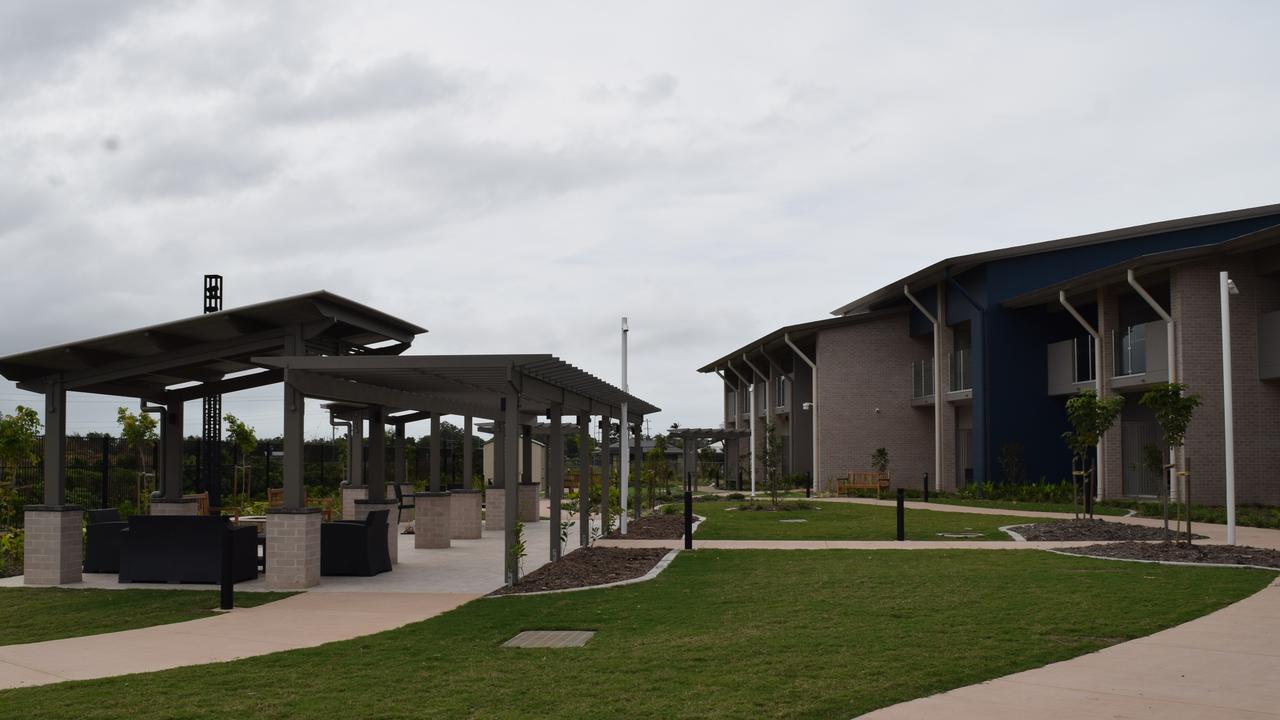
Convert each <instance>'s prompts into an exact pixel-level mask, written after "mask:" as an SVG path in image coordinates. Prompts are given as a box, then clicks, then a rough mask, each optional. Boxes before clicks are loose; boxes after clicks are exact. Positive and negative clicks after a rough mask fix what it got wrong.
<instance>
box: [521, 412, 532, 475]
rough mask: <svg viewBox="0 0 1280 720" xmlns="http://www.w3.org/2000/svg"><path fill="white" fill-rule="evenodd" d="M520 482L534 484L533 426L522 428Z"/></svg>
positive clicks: (522, 426)
mask: <svg viewBox="0 0 1280 720" xmlns="http://www.w3.org/2000/svg"><path fill="white" fill-rule="evenodd" d="M520 482H521V484H524V485H532V484H533V426H532V425H521V426H520Z"/></svg>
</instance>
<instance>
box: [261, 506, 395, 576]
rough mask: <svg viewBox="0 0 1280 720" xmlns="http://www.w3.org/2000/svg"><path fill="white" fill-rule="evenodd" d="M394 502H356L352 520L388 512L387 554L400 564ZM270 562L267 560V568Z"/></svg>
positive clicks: (393, 561) (392, 560) (392, 562)
mask: <svg viewBox="0 0 1280 720" xmlns="http://www.w3.org/2000/svg"><path fill="white" fill-rule="evenodd" d="M396 505H397V503H396V501H395V500H394V499H392V500H357V501H356V512H355V515H354V517H353V519H354V520H364V519H365V518H366V517H368V516H369V513H371V512H376V511H378V510H389V511H390V512H388V513H387V553H388V554H390V555H391V564H392V565H395V564H396V563H398V562H400V553H399V552H398V548H399V546H400V524H399V523H397V522H396ZM270 566H271V560H270V559H268V560H267V567H270Z"/></svg>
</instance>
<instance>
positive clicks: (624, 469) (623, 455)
mask: <svg viewBox="0 0 1280 720" xmlns="http://www.w3.org/2000/svg"><path fill="white" fill-rule="evenodd" d="M627 330H628V329H627V318H626V316H623V318H622V392H624V393H626V392H630V391H629V390H627ZM621 429H622V433H621V435H620V436H619V437H620V441H619V444H618V457H619V462H620V463H621V465H620V468H619V469H620V470H621V473H620V474H621V475H622V489H621V493H620V494H621V496H622V497H621V498H620V499H621V500H622V517H621V518H620V519H619V520H618V533H619V534H621V535H626V534H627V504H628V503H627V497H628V495H627V491H628V489H629V487H628V486H629V483H628V480H630V478H631V463H630V458H631V418H629V417H627V401H626V400H625V399H624V400H623V401H622V428H621Z"/></svg>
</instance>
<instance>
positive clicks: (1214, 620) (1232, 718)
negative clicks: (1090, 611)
mask: <svg viewBox="0 0 1280 720" xmlns="http://www.w3.org/2000/svg"><path fill="white" fill-rule="evenodd" d="M1223 572H1232V571H1229V570H1224V571H1223ZM1278 639H1280V581H1277V582H1274V583H1272V584H1271V585H1270V586H1268V587H1267V588H1265V589H1263V590H1262V591H1261V592H1259V593H1257V594H1256V595H1253V596H1252V597H1249V598H1246V599H1244V600H1241V601H1240V602H1238V603H1236V604H1234V605H1231V606H1229V607H1226V608H1223V609H1222V610H1219V611H1218V612H1215V613H1212V614H1210V615H1206V616H1204V617H1202V618H1199V619H1197V620H1192V621H1191V622H1188V623H1185V624H1183V625H1179V626H1177V627H1174V628H1170V629H1168V630H1164V631H1162V632H1158V633H1156V634H1154V635H1149V636H1147V637H1144V638H1139V639H1137V640H1131V641H1129V642H1126V643H1121V644H1119V645H1113V646H1111V647H1109V648H1106V649H1105V650H1100V651H1098V652H1096V653H1091V654H1089V655H1082V656H1080V657H1078V658H1073V659H1071V660H1066V661H1063V662H1060V663H1054V664H1052V665H1046V666H1045V667H1042V668H1037V669H1035V670H1027V671H1026V672H1020V673H1016V674H1014V675H1008V676H1005V677H1002V678H999V679H996V680H991V681H989V682H985V683H980V684H978V685H970V686H968V687H963V688H958V689H956V690H951V691H949V692H945V693H940V694H938V695H933V696H930V697H926V698H921V699H919V700H912V701H910V702H906V703H902V704H899V705H894V706H892V707H888V708H884V709H882V710H877V711H875V712H872V713H868V714H866V715H863V716H862V717H863V718H865V719H866V720H916V719H918V718H945V719H946V720H969V719H970V718H972V719H973V720H979V719H981V720H1028V718H1034V719H1035V720H1059V719H1061V720H1066V719H1068V718H1070V719H1071V720H1094V719H1096V720H1104V719H1105V720H1114V719H1115V718H1153V719H1155V718H1158V719H1159V720H1191V719H1192V718H1214V720H1237V719H1238V720H1256V719H1258V718H1280V682H1277V681H1276V678H1277V677H1280V642H1277V640H1278Z"/></svg>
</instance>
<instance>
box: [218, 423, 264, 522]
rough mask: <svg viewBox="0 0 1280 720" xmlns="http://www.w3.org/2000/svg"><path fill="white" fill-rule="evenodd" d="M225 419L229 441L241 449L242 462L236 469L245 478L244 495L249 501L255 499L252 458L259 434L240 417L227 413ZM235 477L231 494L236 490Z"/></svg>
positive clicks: (232, 481)
mask: <svg viewBox="0 0 1280 720" xmlns="http://www.w3.org/2000/svg"><path fill="white" fill-rule="evenodd" d="M222 419H223V421H225V422H226V423H227V442H229V443H231V444H232V445H233V446H234V447H235V448H236V449H237V450H239V451H240V464H238V465H236V470H238V471H239V473H240V476H241V477H243V478H244V495H245V499H246V500H247V501H252V500H253V485H252V484H251V483H252V480H251V474H252V470H253V468H252V465H251V464H250V460H251V459H252V457H253V451H254V449H256V448H257V447H258V434H257V433H256V432H254V430H253V428H252V427H249V426H248V425H245V424H244V422H243V421H242V420H240V418H238V417H236V416H235V415H232V414H231V413H227V414H226V415H223V416H222ZM236 489H237V488H236V482H235V478H232V480H231V494H232V495H234V494H235V492H236Z"/></svg>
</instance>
